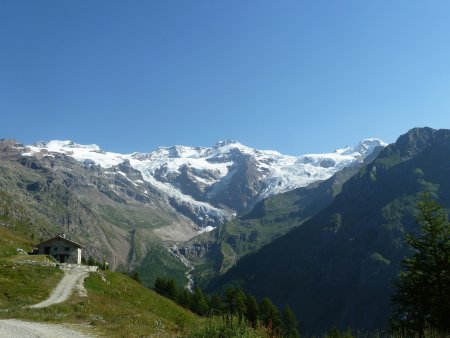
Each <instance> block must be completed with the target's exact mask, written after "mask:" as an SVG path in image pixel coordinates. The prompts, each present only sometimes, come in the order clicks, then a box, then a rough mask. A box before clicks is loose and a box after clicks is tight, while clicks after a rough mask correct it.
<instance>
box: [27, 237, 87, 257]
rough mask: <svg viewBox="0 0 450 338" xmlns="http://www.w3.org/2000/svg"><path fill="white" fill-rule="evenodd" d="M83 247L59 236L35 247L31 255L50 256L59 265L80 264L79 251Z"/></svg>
mask: <svg viewBox="0 0 450 338" xmlns="http://www.w3.org/2000/svg"><path fill="white" fill-rule="evenodd" d="M82 248H83V246H82V245H81V244H78V243H76V242H74V241H71V240H69V239H67V238H66V235H65V234H60V235H58V236H56V237H53V238H50V239H48V240H46V241H44V242H42V243H39V244H38V245H37V250H35V251H34V252H33V253H35V254H37V255H51V256H53V257H54V258H55V259H56V260H57V261H58V262H60V263H74V264H81V249H82Z"/></svg>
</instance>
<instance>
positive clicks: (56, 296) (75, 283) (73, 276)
mask: <svg viewBox="0 0 450 338" xmlns="http://www.w3.org/2000/svg"><path fill="white" fill-rule="evenodd" d="M87 276H88V273H87V272H84V271H64V277H63V278H62V279H61V281H60V282H59V284H58V286H57V287H56V288H55V290H53V292H52V294H51V295H50V297H49V298H48V299H46V300H44V301H42V302H40V303H38V304H35V305H31V306H29V307H30V308H41V307H46V306H50V305H53V304H58V303H62V302H64V301H65V300H66V299H67V298H69V297H70V295H71V294H72V292H73V290H74V289H75V288H77V289H79V291H81V292H82V291H83V290H84V286H83V282H84V279H85V278H86V277H87Z"/></svg>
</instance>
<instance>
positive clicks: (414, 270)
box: [391, 194, 450, 334]
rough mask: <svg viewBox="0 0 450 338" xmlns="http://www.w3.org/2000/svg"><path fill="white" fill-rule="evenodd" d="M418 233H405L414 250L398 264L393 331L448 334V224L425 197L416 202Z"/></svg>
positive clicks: (442, 212) (449, 238)
mask: <svg viewBox="0 0 450 338" xmlns="http://www.w3.org/2000/svg"><path fill="white" fill-rule="evenodd" d="M417 206H418V211H419V213H418V216H417V222H418V224H419V225H420V230H421V232H420V234H419V235H418V236H413V235H411V234H408V235H407V236H406V242H407V243H408V244H409V245H410V246H411V248H412V249H413V250H414V252H413V254H412V256H411V257H409V258H406V259H404V260H403V261H402V266H403V268H404V269H403V271H402V272H401V273H400V276H399V279H398V281H397V282H396V294H395V295H394V296H393V301H394V303H395V304H396V305H397V309H396V311H395V315H394V318H393V320H392V322H391V326H392V328H393V329H394V330H401V331H406V332H409V333H414V334H415V333H418V334H422V333H423V330H424V329H426V328H432V329H437V330H440V331H442V332H446V333H449V332H450V320H449V318H450V224H449V222H448V218H447V212H446V211H445V210H444V209H443V208H442V207H441V206H440V205H439V204H438V203H436V202H435V201H434V200H431V199H430V197H429V196H428V194H425V195H424V196H423V198H422V199H421V201H420V202H419V203H418V205H417Z"/></svg>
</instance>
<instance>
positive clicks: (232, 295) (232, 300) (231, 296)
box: [225, 288, 245, 315]
mask: <svg viewBox="0 0 450 338" xmlns="http://www.w3.org/2000/svg"><path fill="white" fill-rule="evenodd" d="M225 303H226V307H227V311H228V313H230V314H238V315H243V314H245V295H244V293H243V292H242V291H241V290H240V289H237V288H228V289H226V290H225Z"/></svg>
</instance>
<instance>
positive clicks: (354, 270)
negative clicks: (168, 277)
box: [210, 128, 450, 333]
mask: <svg viewBox="0 0 450 338" xmlns="http://www.w3.org/2000/svg"><path fill="white" fill-rule="evenodd" d="M449 173H450V131H449V130H438V131H436V130H433V129H430V128H422V129H413V130H411V131H409V132H408V133H407V134H405V135H402V136H401V137H400V138H399V139H398V140H397V142H396V143H395V144H393V145H390V146H388V147H387V148H386V149H385V150H383V151H382V152H381V153H380V154H379V156H378V157H377V159H376V160H375V161H373V162H372V163H370V164H368V165H367V166H365V167H364V168H362V169H361V170H360V171H359V173H358V174H356V175H354V176H353V177H352V178H351V179H350V180H349V181H348V182H346V183H345V184H344V186H343V188H342V192H341V193H340V194H339V195H338V196H336V198H335V200H334V201H333V203H331V204H330V205H329V206H328V207H326V208H325V209H324V210H323V211H322V212H320V213H319V214H318V215H317V216H315V217H313V218H311V219H310V220H309V221H307V222H305V223H304V224H303V226H302V227H300V228H297V229H294V230H293V231H291V232H289V233H288V234H287V235H285V236H282V237H281V238H279V239H277V240H275V241H274V242H273V243H271V244H269V245H267V246H265V247H263V248H262V249H261V250H259V251H258V252H257V253H255V254H252V255H249V256H246V257H244V258H242V259H241V260H240V261H239V262H238V264H237V265H236V266H235V267H233V268H232V269H230V270H229V271H228V272H227V273H226V274H225V275H224V276H223V277H221V278H219V279H218V280H216V281H215V282H214V283H212V284H211V285H210V289H211V290H217V289H221V288H223V287H224V286H225V285H227V284H230V283H231V284H237V285H239V286H241V287H243V288H244V290H245V291H246V292H247V293H250V294H253V295H255V296H257V297H259V298H261V297H263V296H268V297H270V298H271V299H272V300H273V301H274V302H275V303H276V304H277V305H278V306H283V305H284V304H289V305H290V306H291V307H292V309H293V310H294V311H295V312H296V314H297V317H298V318H299V321H300V327H301V328H303V332H310V333H317V332H324V331H325V330H327V329H329V328H331V327H333V326H336V327H338V328H341V329H345V328H347V327H352V328H354V329H369V330H373V329H381V328H383V327H385V324H386V320H387V318H388V316H389V313H390V308H391V306H390V301H389V296H390V295H391V293H392V288H391V286H392V283H393V281H394V279H395V278H396V276H397V273H398V268H399V262H400V260H401V259H402V258H403V257H404V256H405V255H408V254H410V252H409V251H408V249H407V248H406V246H405V244H404V241H403V238H404V234H405V231H408V232H414V231H416V230H417V228H418V227H417V224H416V222H415V215H416V208H415V205H416V202H417V199H418V197H419V195H420V193H421V192H423V191H429V192H430V193H431V194H432V196H434V197H435V198H436V199H437V200H438V202H439V203H440V204H442V205H444V206H445V207H447V208H449V207H450V175H449Z"/></svg>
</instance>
